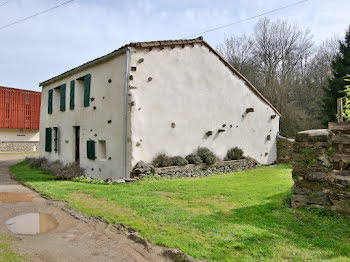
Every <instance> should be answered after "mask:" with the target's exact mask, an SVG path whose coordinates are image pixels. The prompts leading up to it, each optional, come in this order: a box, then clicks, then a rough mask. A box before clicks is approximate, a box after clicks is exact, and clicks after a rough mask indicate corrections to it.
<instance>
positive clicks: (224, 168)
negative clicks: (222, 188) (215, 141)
mask: <svg viewBox="0 0 350 262" xmlns="http://www.w3.org/2000/svg"><path fill="white" fill-rule="evenodd" d="M257 165H258V163H257V162H256V161H255V160H254V159H251V158H245V159H240V160H231V161H221V162H216V163H215V164H213V165H210V166H208V165H206V164H200V165H193V164H190V165H186V166H170V167H160V168H154V167H153V166H151V165H147V164H146V163H144V162H142V161H141V162H139V163H137V164H136V166H135V168H134V169H133V171H132V172H131V176H132V177H133V178H140V177H144V176H146V175H149V174H156V175H159V176H162V177H200V176H207V175H210V174H219V173H231V172H236V171H242V170H248V169H250V168H254V167H256V166H257Z"/></svg>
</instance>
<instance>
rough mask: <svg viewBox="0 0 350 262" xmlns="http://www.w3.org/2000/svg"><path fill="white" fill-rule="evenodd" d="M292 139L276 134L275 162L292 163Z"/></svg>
mask: <svg viewBox="0 0 350 262" xmlns="http://www.w3.org/2000/svg"><path fill="white" fill-rule="evenodd" d="M294 141H295V140H294V139H290V138H286V137H284V136H280V135H277V163H286V164H291V163H292V159H293V144H294Z"/></svg>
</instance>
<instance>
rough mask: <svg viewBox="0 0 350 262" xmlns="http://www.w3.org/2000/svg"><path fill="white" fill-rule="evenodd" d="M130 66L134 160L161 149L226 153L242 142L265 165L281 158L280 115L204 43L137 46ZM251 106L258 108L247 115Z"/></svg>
mask: <svg viewBox="0 0 350 262" xmlns="http://www.w3.org/2000/svg"><path fill="white" fill-rule="evenodd" d="M141 58H142V59H143V61H142V62H140V61H141V60H140V59H141ZM131 67H136V71H130V72H129V73H130V74H132V75H133V79H132V80H129V104H130V105H132V106H131V109H130V110H131V112H130V113H131V114H130V136H131V138H132V139H131V143H132V146H131V148H132V149H131V155H132V165H134V164H135V163H137V162H138V161H140V160H143V161H146V162H150V161H151V160H152V159H153V158H154V157H155V156H156V155H157V154H158V153H161V152H165V153H167V154H168V155H170V156H174V155H181V156H186V155H187V154H189V153H191V152H193V151H194V150H195V149H196V148H197V147H198V146H206V147H209V148H210V149H211V150H213V151H214V152H215V153H216V154H217V155H218V156H219V157H221V158H223V157H224V156H225V154H226V152H227V150H228V149H229V148H231V147H234V146H239V147H241V148H243V150H244V152H245V155H247V156H250V157H253V158H255V159H256V160H258V161H259V162H260V163H262V164H270V163H273V162H274V161H275V160H276V135H277V133H278V131H279V115H278V114H277V113H276V112H275V111H274V110H273V109H272V108H271V107H270V106H269V105H268V104H267V103H266V102H265V101H263V100H262V98H261V97H259V96H257V95H256V94H255V93H254V92H253V91H252V90H251V89H250V88H249V87H248V86H247V84H246V83H245V82H244V81H243V80H242V79H241V78H239V77H238V76H236V75H235V74H234V73H233V72H232V71H231V69H230V68H229V67H227V66H225V65H224V63H223V62H222V61H220V59H219V58H218V56H216V55H215V54H213V52H211V51H210V50H209V49H208V48H207V47H206V46H205V45H203V44H194V45H193V46H192V45H185V46H184V47H181V46H177V47H175V48H172V47H165V48H156V47H154V48H152V49H151V50H150V49H149V48H147V49H146V48H145V49H132V52H131V57H130V68H131ZM130 87H131V88H130ZM247 108H254V112H251V113H248V114H246V115H245V111H246V109H247ZM242 115H244V117H242ZM272 115H276V117H275V118H274V119H271V116H272ZM172 123H174V124H175V127H172ZM223 125H225V127H223ZM231 126H232V127H231ZM219 129H224V130H225V131H224V132H218V130H219ZM207 131H212V132H213V135H211V136H209V137H208V136H206V135H205V134H206V132H207ZM268 135H270V137H271V140H268V139H267V137H268Z"/></svg>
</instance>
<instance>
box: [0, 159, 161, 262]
mask: <svg viewBox="0 0 350 262" xmlns="http://www.w3.org/2000/svg"><path fill="white" fill-rule="evenodd" d="M24 157H25V156H24V155H0V230H1V231H3V232H6V233H9V234H12V233H11V232H10V231H9V230H8V228H7V226H6V221H8V220H9V219H11V218H13V217H15V216H18V215H22V214H26V213H42V214H49V215H52V216H53V217H54V219H55V220H56V222H57V224H58V226H57V227H56V228H54V229H53V230H52V231H50V232H47V233H42V234H37V235H22V234H15V237H16V238H15V241H14V242H13V247H14V248H15V249H16V250H17V252H18V253H20V254H24V255H26V256H27V257H29V258H30V259H31V260H32V261H45V262H49V261H168V260H166V259H165V258H164V257H162V256H160V255H158V254H159V253H160V250H159V248H157V247H156V248H152V249H151V250H147V249H146V248H145V247H144V246H142V245H140V244H137V243H135V242H134V241H132V240H130V239H128V238H127V236H126V235H125V234H123V233H120V232H118V231H117V229H115V228H114V227H113V226H107V225H106V224H105V223H103V222H96V221H94V220H92V219H85V221H82V220H79V219H76V218H73V217H72V216H71V215H69V214H68V213H67V212H66V211H64V204H63V203H61V202H58V201H52V200H47V199H44V198H42V197H40V195H38V194H37V193H35V192H33V191H31V190H30V189H28V188H26V187H24V186H22V185H21V184H19V183H17V182H15V181H13V180H12V179H11V178H10V175H9V167H10V166H11V165H12V164H14V163H16V162H18V161H20V160H22V159H23V158H24ZM41 222H42V221H41V218H40V230H41V227H42V225H41Z"/></svg>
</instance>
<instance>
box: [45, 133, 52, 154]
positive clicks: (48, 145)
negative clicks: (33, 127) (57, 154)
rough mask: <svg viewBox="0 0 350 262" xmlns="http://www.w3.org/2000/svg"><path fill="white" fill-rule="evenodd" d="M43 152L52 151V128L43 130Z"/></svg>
mask: <svg viewBox="0 0 350 262" xmlns="http://www.w3.org/2000/svg"><path fill="white" fill-rule="evenodd" d="M45 151H46V152H51V151H52V128H50V127H48V128H46V130H45Z"/></svg>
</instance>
